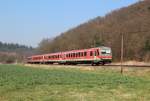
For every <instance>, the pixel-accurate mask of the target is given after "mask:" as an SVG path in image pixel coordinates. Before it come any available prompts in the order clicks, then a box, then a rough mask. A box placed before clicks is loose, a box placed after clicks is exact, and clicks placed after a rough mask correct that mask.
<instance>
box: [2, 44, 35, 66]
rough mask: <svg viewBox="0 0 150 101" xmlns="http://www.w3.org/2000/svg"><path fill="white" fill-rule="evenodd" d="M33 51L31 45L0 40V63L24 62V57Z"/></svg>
mask: <svg viewBox="0 0 150 101" xmlns="http://www.w3.org/2000/svg"><path fill="white" fill-rule="evenodd" d="M34 52H35V49H34V48H32V47H28V46H25V45H19V44H14V43H3V42H0V63H15V62H17V63H18V62H19V63H20V62H24V60H25V57H27V56H29V55H31V54H33V53H34Z"/></svg>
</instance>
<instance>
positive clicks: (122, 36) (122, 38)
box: [120, 33, 124, 74]
mask: <svg viewBox="0 0 150 101" xmlns="http://www.w3.org/2000/svg"><path fill="white" fill-rule="evenodd" d="M123 42H124V35H123V33H122V34H121V71H120V72H121V74H123V48H124V43H123Z"/></svg>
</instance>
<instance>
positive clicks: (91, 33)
mask: <svg viewBox="0 0 150 101" xmlns="http://www.w3.org/2000/svg"><path fill="white" fill-rule="evenodd" d="M121 34H123V35H124V59H125V60H139V61H150V1H149V0H144V1H140V2H138V3H136V4H134V5H131V6H129V7H124V8H121V9H119V10H115V11H113V12H111V13H109V14H107V15H106V16H104V17H97V18H95V19H92V20H90V21H88V22H87V23H84V24H81V25H79V26H77V27H76V28H74V29H70V30H69V31H67V32H64V33H62V34H61V35H59V36H57V37H56V38H54V39H43V40H42V41H41V43H40V44H39V47H38V49H39V50H40V51H41V52H43V53H48V52H58V51H66V50H72V49H82V48H90V47H96V46H102V45H104V46H109V47H111V48H112V51H113V59H114V61H118V60H119V59H120V48H121Z"/></svg>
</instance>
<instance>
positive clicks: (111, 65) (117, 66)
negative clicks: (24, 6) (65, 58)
mask: <svg viewBox="0 0 150 101" xmlns="http://www.w3.org/2000/svg"><path fill="white" fill-rule="evenodd" d="M37 65H43V64H37ZM47 66H83V67H97V68H99V67H108V68H109V67H113V68H119V67H121V65H114V64H107V65H95V66H92V65H90V64H78V65H59V64H50V65H48V64H47ZM122 67H123V68H130V67H131V68H150V65H122Z"/></svg>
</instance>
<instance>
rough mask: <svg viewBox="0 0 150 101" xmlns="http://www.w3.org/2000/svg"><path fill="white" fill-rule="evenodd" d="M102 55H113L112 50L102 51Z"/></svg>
mask: <svg viewBox="0 0 150 101" xmlns="http://www.w3.org/2000/svg"><path fill="white" fill-rule="evenodd" d="M101 55H111V49H102V50H101Z"/></svg>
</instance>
